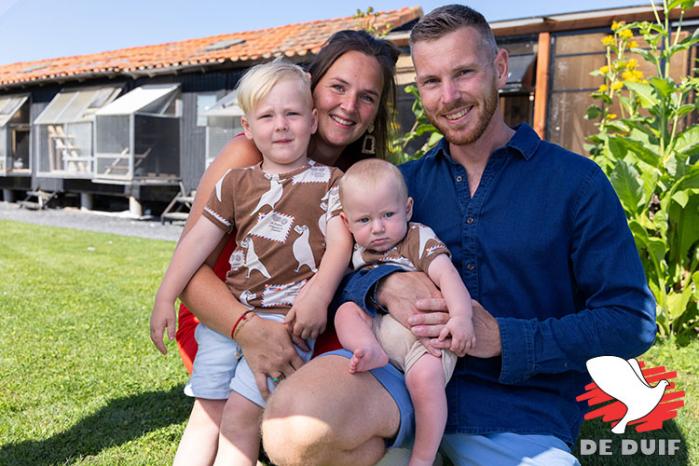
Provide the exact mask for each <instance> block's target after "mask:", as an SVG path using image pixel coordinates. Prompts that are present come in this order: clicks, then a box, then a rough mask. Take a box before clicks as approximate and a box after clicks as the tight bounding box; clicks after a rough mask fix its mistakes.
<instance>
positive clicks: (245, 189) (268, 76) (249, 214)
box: [154, 61, 352, 465]
mask: <svg viewBox="0 0 699 466" xmlns="http://www.w3.org/2000/svg"><path fill="white" fill-rule="evenodd" d="M238 102H239V105H240V107H241V108H242V109H243V111H244V113H245V116H244V117H243V118H242V119H241V122H242V125H243V129H244V131H245V136H246V137H247V138H249V139H252V140H253V141H254V142H255V144H256V146H257V147H258V148H259V150H260V152H262V157H263V161H262V163H261V164H260V165H257V166H254V167H250V168H246V169H237V170H230V171H229V172H227V173H226V175H224V177H223V178H221V180H220V181H219V182H218V183H217V184H216V188H215V192H214V193H213V194H212V195H211V198H210V199H209V202H208V204H207V206H206V208H205V209H204V213H203V216H202V218H201V219H199V221H197V223H196V224H195V225H194V227H193V228H192V230H191V231H190V232H189V233H188V234H187V235H185V236H184V238H183V239H182V241H181V242H180V244H179V245H178V246H177V248H176V250H175V253H174V255H173V258H172V262H171V263H170V266H169V267H168V269H167V272H166V273H165V277H164V278H163V282H162V284H161V286H160V289H159V290H158V293H157V296H156V299H155V309H154V312H159V313H167V312H174V304H175V300H176V299H177V296H178V295H179V294H180V293H181V292H182V290H183V289H184V287H185V285H186V284H187V282H188V281H189V279H190V278H191V277H192V275H193V274H194V272H195V271H196V270H197V269H198V268H199V267H200V266H201V264H202V263H203V262H204V260H205V259H206V258H207V257H208V256H209V254H210V253H211V252H212V250H213V249H214V248H215V246H216V245H217V244H218V243H219V242H220V240H221V238H222V237H223V235H224V234H225V233H227V232H230V231H232V230H233V229H235V230H236V242H237V247H236V249H235V250H234V252H233V253H232V254H231V256H230V263H231V271H230V273H229V274H228V276H227V277H226V283H227V285H228V287H229V288H230V290H231V292H232V293H233V294H234V295H235V296H236V297H237V298H238V299H239V300H240V301H241V302H242V303H243V304H244V305H245V306H246V307H248V309H249V311H248V312H246V313H245V314H243V315H242V316H241V318H240V319H238V321H237V322H236V324H235V326H234V327H233V329H231V335H230V338H229V336H224V335H221V334H219V333H217V332H215V331H213V330H211V329H209V328H207V327H206V326H204V325H199V327H198V328H197V330H196V338H197V342H198V344H199V351H198V353H197V356H196V359H195V361H194V368H193V372H192V378H191V379H190V382H189V384H188V385H187V387H186V389H185V392H186V393H187V394H188V395H190V396H195V397H197V398H206V399H225V400H227V401H226V407H225V409H224V421H225V420H226V419H225V417H226V413H234V414H232V416H235V419H233V420H229V421H228V422H226V425H227V426H232V427H231V430H232V432H226V433H223V432H222V433H221V434H220V436H219V440H218V449H217V452H216V463H217V464H219V463H223V462H225V463H231V464H236V465H244V464H250V465H254V464H255V463H256V461H257V457H258V453H259V442H260V439H259V429H260V427H259V423H260V417H261V414H262V408H263V407H264V405H265V401H264V400H263V398H262V396H261V394H260V391H259V390H258V388H257V385H256V383H255V379H254V376H253V374H252V372H251V371H250V368H249V367H248V366H247V363H246V361H245V359H244V358H242V355H241V353H240V349H239V347H238V345H237V344H236V343H235V341H234V340H232V339H231V338H235V336H236V333H237V332H238V330H240V328H242V327H243V325H244V324H245V323H246V322H247V321H248V320H249V319H252V318H264V319H271V320H276V321H279V322H285V323H286V324H287V325H288V326H289V330H290V332H291V333H293V334H294V335H296V336H299V337H302V338H309V339H314V338H315V337H316V336H317V335H318V333H320V331H322V329H323V328H324V326H325V322H326V319H327V315H326V312H327V305H328V304H329V303H330V300H331V299H332V296H333V293H334V292H335V289H336V287H337V285H338V283H339V281H340V279H341V278H342V275H343V273H344V271H345V270H346V268H347V264H348V263H349V258H350V254H351V249H352V240H351V237H350V235H349V233H348V232H347V231H346V229H345V227H344V225H343V223H342V221H341V220H340V218H339V216H338V214H339V213H340V204H339V197H338V188H337V186H336V183H337V181H338V179H339V178H340V177H341V174H342V173H341V172H340V171H339V170H337V169H334V168H330V167H326V166H323V165H320V164H317V163H315V162H313V161H311V160H309V159H308V158H307V154H306V150H307V147H308V142H309V139H310V137H311V135H312V134H313V133H314V132H315V130H316V128H317V118H316V111H315V109H313V108H312V107H313V100H312V96H311V90H310V81H309V77H308V75H307V74H306V73H305V72H304V71H303V70H302V69H301V68H299V67H298V66H296V65H292V64H289V63H284V62H279V61H275V62H272V63H267V64H263V65H258V66H255V67H253V68H252V69H251V70H250V71H248V72H247V73H246V74H245V76H243V78H242V79H241V81H240V83H239V85H238ZM326 242H327V249H326ZM321 256H322V260H321V259H320V258H321ZM318 264H319V265H318ZM311 278H313V279H312V280H311ZM301 288H303V289H304V291H303V294H302V295H301V296H299V297H298V299H297V295H299V292H300V290H301ZM308 343H309V346H312V343H313V341H309V342H308ZM297 351H298V352H299V354H300V355H301V356H302V357H303V358H305V359H306V360H307V359H308V358H309V357H310V352H303V351H302V350H301V349H298V348H297ZM278 382H279V378H275V379H268V383H269V384H270V390H271V389H272V388H273V385H274V384H276V383H278ZM190 422H191V420H190ZM211 422H214V421H211ZM215 427H218V426H215ZM188 428H189V426H188ZM217 430H218V429H215V431H217ZM201 442H202V439H201V437H200V436H197V435H187V431H185V435H184V436H183V439H182V442H181V444H180V447H179V449H178V454H177V456H176V458H175V463H181V464H201V463H204V464H210V463H211V462H212V460H213V459H214V458H202V455H201V453H200V452H199V451H198V450H199V447H200V443H201ZM212 453H213V452H212Z"/></svg>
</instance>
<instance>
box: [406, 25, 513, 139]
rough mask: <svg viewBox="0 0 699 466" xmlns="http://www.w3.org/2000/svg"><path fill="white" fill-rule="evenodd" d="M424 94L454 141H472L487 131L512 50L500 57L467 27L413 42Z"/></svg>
mask: <svg viewBox="0 0 699 466" xmlns="http://www.w3.org/2000/svg"><path fill="white" fill-rule="evenodd" d="M412 55H413V63H414V64H415V71H416V82H417V87H418V90H419V91H420V98H421V99H422V104H423V106H424V108H425V113H426V114H427V117H428V118H429V120H430V121H431V122H432V124H434V125H435V126H436V127H437V129H439V131H440V132H441V133H442V134H443V135H444V136H445V137H446V138H447V140H448V141H449V142H450V143H451V144H455V145H467V144H471V143H473V142H475V141H477V140H478V139H479V138H480V137H481V135H482V134H483V133H484V132H485V130H486V128H487V127H488V124H489V123H490V122H491V119H492V117H493V114H494V113H495V110H496V109H497V102H498V88H499V87H502V86H504V85H505V83H506V81H507V54H506V52H504V51H502V50H501V51H498V53H497V54H496V56H495V57H493V56H492V54H491V53H490V52H489V50H488V48H487V47H486V46H485V44H484V42H483V40H482V38H481V35H480V33H479V32H478V31H477V30H476V29H475V28H472V27H462V28H460V29H457V30H456V31H454V32H451V33H449V34H447V35H445V36H443V37H441V38H439V39H436V40H430V41H420V42H417V43H415V44H413V49H412Z"/></svg>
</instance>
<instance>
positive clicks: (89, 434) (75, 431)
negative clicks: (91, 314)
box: [0, 385, 192, 466]
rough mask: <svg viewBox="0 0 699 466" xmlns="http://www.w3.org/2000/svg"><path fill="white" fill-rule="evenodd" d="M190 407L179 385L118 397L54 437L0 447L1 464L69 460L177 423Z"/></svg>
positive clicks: (61, 462) (183, 417) (28, 463)
mask: <svg viewBox="0 0 699 466" xmlns="http://www.w3.org/2000/svg"><path fill="white" fill-rule="evenodd" d="M191 407H192V400H191V399H190V398H187V397H186V396H184V395H183V394H182V386H181V385H180V386H177V387H175V388H173V389H172V390H170V391H167V392H162V391H160V392H146V393H141V394H138V395H134V396H130V397H125V398H117V399H115V400H112V401H110V402H109V404H108V405H107V406H105V407H104V408H102V409H100V410H99V411H97V412H96V413H94V414H92V415H91V416H89V417H86V418H84V419H82V420H81V421H80V422H78V423H77V424H75V425H74V426H73V427H71V428H70V429H68V430H66V431H64V432H61V433H58V434H56V435H54V436H53V437H50V438H48V439H45V440H27V441H24V442H20V443H14V444H8V445H4V446H2V447H0V464H2V465H25V464H26V465H39V466H41V465H50V464H67V463H71V462H73V460H75V459H77V458H80V457H85V456H90V455H96V454H98V453H99V452H101V451H102V450H104V449H107V448H111V447H114V446H118V445H122V444H124V443H127V442H129V441H131V440H134V439H137V438H139V437H141V436H143V435H145V434H147V433H149V432H152V431H154V430H157V429H160V428H162V427H167V426H169V425H172V424H179V423H181V422H183V421H184V420H185V419H186V418H187V416H188V415H189V412H190V410H191ZM174 441H176V440H174Z"/></svg>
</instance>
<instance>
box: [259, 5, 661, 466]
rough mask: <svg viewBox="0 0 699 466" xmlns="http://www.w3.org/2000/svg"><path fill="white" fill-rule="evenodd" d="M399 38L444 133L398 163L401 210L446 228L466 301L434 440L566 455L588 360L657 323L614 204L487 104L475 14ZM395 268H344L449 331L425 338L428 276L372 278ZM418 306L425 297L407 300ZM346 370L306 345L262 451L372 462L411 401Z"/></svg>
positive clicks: (399, 309) (578, 161) (632, 343)
mask: <svg viewBox="0 0 699 466" xmlns="http://www.w3.org/2000/svg"><path fill="white" fill-rule="evenodd" d="M411 47H412V56H413V62H414V64H415V69H416V82H417V86H418V90H419V91H420V96H421V99H422V103H423V105H424V108H425V112H426V114H427V115H428V117H429V118H430V120H431V121H432V122H433V123H434V125H435V126H436V127H437V128H438V129H439V130H440V131H441V132H442V134H444V136H445V138H444V139H443V140H442V141H441V142H440V143H439V144H438V145H437V147H435V148H434V149H433V150H432V151H431V152H430V153H428V154H427V155H426V156H425V157H423V158H422V159H420V160H418V161H414V162H410V163H408V164H405V165H403V166H402V167H401V170H402V172H403V174H404V176H405V178H406V181H407V183H408V187H409V190H410V195H411V196H412V197H413V198H414V201H415V202H414V214H413V218H414V220H415V221H418V222H421V223H425V224H427V225H429V226H430V227H432V229H433V230H434V231H435V233H436V234H437V236H439V237H440V238H441V239H442V240H443V241H444V242H445V243H446V244H447V246H448V247H449V249H450V250H451V252H452V255H453V256H452V260H453V262H454V264H455V265H456V266H457V268H458V269H459V271H460V273H461V277H462V279H463V280H464V283H465V284H466V286H467V288H468V289H469V290H470V291H471V294H472V296H473V298H474V299H475V301H476V302H474V311H475V316H476V319H475V325H476V347H475V349H474V350H473V351H470V352H469V355H468V356H467V357H463V358H460V359H459V363H458V364H457V367H456V370H455V372H454V376H453V378H452V380H451V382H450V383H449V385H448V386H447V397H448V400H449V420H448V422H447V428H446V433H445V436H444V440H443V443H442V451H443V453H445V454H446V455H447V456H449V458H450V459H451V460H452V462H453V463H454V464H457V465H462V464H498V465H505V464H519V463H520V462H522V461H523V459H524V458H528V463H527V464H541V465H550V464H563V465H572V464H578V463H577V460H576V459H575V457H574V456H573V455H572V454H571V453H570V451H571V447H572V445H573V443H574V441H575V439H576V437H577V435H578V430H579V427H580V424H581V422H582V414H583V409H582V407H581V406H579V405H578V404H577V403H576V401H575V396H576V395H577V394H579V393H581V392H582V391H583V390H584V385H585V384H586V383H587V382H588V381H589V377H588V376H587V373H586V370H585V362H586V361H587V360H588V359H590V358H592V357H595V356H600V355H617V356H621V357H624V358H630V357H634V356H637V355H639V354H642V353H643V352H644V351H645V350H646V349H647V348H648V347H649V346H650V345H651V344H652V342H653V340H654V336H655V311H654V310H655V304H654V302H653V299H652V296H651V294H650V292H649V290H648V289H647V286H646V281H645V277H644V274H643V269H642V267H641V263H640V260H639V258H638V254H637V252H636V249H635V246H634V242H633V238H632V236H631V234H630V231H629V229H628V227H627V225H626V219H625V217H624V214H623V211H622V209H621V206H620V204H619V202H618V199H617V197H616V195H615V193H614V191H613V189H612V187H611V185H610V184H609V182H608V180H607V179H606V177H605V176H604V174H603V173H602V171H601V170H600V169H599V168H598V167H597V166H596V165H595V164H594V163H593V162H591V161H589V160H588V159H585V158H584V157H582V156H579V155H576V154H572V153H570V152H568V151H566V150H565V149H563V148H561V147H558V146H555V145H553V144H550V143H547V142H545V141H542V140H540V139H539V138H538V136H537V135H536V133H534V131H533V130H532V129H531V128H530V127H528V126H526V125H522V126H520V127H518V128H517V129H516V130H513V129H511V128H509V127H507V125H506V124H505V122H504V120H503V117H502V114H501V113H500V111H499V110H498V89H499V88H501V87H502V86H504V85H505V83H506V80H507V53H506V52H505V51H504V50H498V49H497V46H496V45H495V40H494V38H493V35H492V32H491V31H490V28H489V27H488V24H487V22H486V21H485V19H484V18H483V16H482V15H480V14H479V13H477V12H475V11H473V10H471V9H470V8H468V7H465V6H461V5H449V6H445V7H441V8H438V9H436V10H434V11H432V12H431V13H430V14H428V15H426V16H425V17H423V18H422V19H421V20H420V21H419V22H418V24H417V25H416V26H415V28H414V29H413V31H412V33H411ZM394 271H395V270H392V269H390V268H389V267H386V268H379V269H375V270H373V271H371V272H368V273H364V274H362V275H356V274H355V276H354V277H352V279H351V280H350V282H349V283H348V285H347V286H346V288H345V297H346V299H351V300H353V301H355V302H359V303H361V304H364V305H365V307H366V308H367V309H366V310H367V312H372V309H371V306H370V305H369V304H367V302H371V301H372V297H373V300H374V301H378V302H379V303H381V304H385V305H386V306H387V307H388V309H389V310H390V312H391V314H393V315H395V316H397V317H398V318H399V319H401V320H402V321H404V322H407V323H408V324H409V325H411V326H412V327H411V328H412V330H413V332H414V333H415V334H416V335H418V336H421V337H426V338H428V339H429V342H430V344H431V345H433V346H434V347H446V346H447V345H448V343H449V342H439V341H437V339H436V337H437V336H438V335H439V332H440V331H441V329H442V326H443V324H444V323H445V322H446V319H447V317H448V315H447V314H446V313H445V312H444V311H445V309H444V303H443V301H442V300H440V299H422V300H420V301H417V303H416V302H415V299H417V298H428V297H429V296H430V294H429V293H430V289H429V284H425V283H424V282H421V281H418V280H416V279H415V277H411V275H412V274H405V273H400V274H398V273H393V274H392V275H390V277H388V278H387V279H385V280H384V281H383V282H382V283H381V284H380V286H379V287H378V289H376V288H375V285H376V284H377V283H379V280H381V279H383V278H384V277H386V276H388V275H389V274H391V273H392V272H394ZM479 303H480V304H479ZM415 304H416V305H417V307H418V309H420V310H422V311H433V312H424V313H416V314H415V315H411V314H412V311H413V309H414V308H415ZM481 305H482V307H481ZM346 368H347V362H346V360H343V359H342V357H340V356H327V357H322V358H318V359H316V360H313V361H311V363H309V364H307V365H306V366H304V367H303V368H302V369H301V370H299V371H298V372H297V373H296V374H295V375H294V376H293V377H291V378H290V379H289V380H288V381H286V382H285V383H284V384H282V385H281V386H280V387H279V390H278V391H277V393H276V394H275V395H274V396H273V397H272V398H271V400H270V403H269V405H268V406H269V408H268V410H267V412H266V413H265V420H264V422H263V434H264V438H265V440H264V442H265V448H266V449H267V451H268V452H269V453H270V457H271V458H272V459H273V460H274V461H275V462H278V463H279V464H333V465H340V464H372V463H374V462H376V461H377V460H378V458H379V457H380V455H381V453H382V452H383V442H382V439H385V438H388V439H391V438H396V437H397V440H396V441H397V442H399V443H400V442H401V441H403V439H404V438H405V437H406V436H408V433H407V430H408V427H406V424H408V423H409V422H410V420H409V417H410V409H409V406H408V407H406V406H405V399H404V394H402V392H401V390H400V387H397V385H396V384H395V383H394V382H395V381H394V380H393V375H392V374H384V373H374V374H373V377H372V376H368V375H367V374H357V375H351V376H350V375H348V374H347V373H346V372H347V371H346ZM377 381H378V383H377ZM381 387H383V388H385V390H382V389H381ZM304 391H305V393H304ZM387 393H390V394H391V397H390V398H389V397H387ZM396 417H398V418H399V421H397V419H396Z"/></svg>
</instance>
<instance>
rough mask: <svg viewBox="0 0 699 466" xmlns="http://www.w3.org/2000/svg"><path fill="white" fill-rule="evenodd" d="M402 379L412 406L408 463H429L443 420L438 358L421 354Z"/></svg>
mask: <svg viewBox="0 0 699 466" xmlns="http://www.w3.org/2000/svg"><path fill="white" fill-rule="evenodd" d="M405 382H406V385H407V386H408V391H409V392H410V398H411V399H412V400H413V406H414V407H415V444H414V445H413V452H412V455H411V456H410V463H409V466H421V465H426V466H431V465H432V463H433V461H434V458H435V456H436V454H437V449H438V448H439V444H440V442H441V440H442V434H443V433H444V426H445V425H446V423H447V396H446V393H445V392H444V369H443V367H442V361H441V358H437V357H434V356H432V355H431V354H429V353H426V354H424V355H423V356H422V357H420V359H418V360H417V362H416V363H415V364H413V366H412V367H411V368H410V369H409V370H408V372H407V374H406V375H405Z"/></svg>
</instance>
